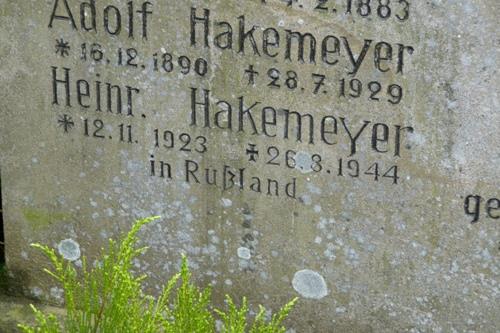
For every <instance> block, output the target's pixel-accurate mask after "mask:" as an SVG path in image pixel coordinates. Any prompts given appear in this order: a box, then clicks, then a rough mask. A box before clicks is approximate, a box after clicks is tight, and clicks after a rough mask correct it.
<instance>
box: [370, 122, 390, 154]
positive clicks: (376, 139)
mask: <svg viewBox="0 0 500 333" xmlns="http://www.w3.org/2000/svg"><path fill="white" fill-rule="evenodd" d="M379 129H381V130H382V134H381V136H380V135H379ZM388 142H389V126H387V125H386V124H382V123H378V124H375V125H373V131H372V148H373V150H375V151H376V152H379V153H387V152H388V150H387V149H386V150H382V149H381V147H379V143H380V144H387V143H388Z"/></svg>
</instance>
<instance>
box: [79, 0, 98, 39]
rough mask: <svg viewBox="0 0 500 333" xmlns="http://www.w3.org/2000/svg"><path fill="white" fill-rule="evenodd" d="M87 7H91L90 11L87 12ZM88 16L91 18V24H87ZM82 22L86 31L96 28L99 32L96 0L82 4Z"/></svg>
mask: <svg viewBox="0 0 500 333" xmlns="http://www.w3.org/2000/svg"><path fill="white" fill-rule="evenodd" d="M87 9H90V13H88V12H87ZM88 18H90V20H91V21H90V26H88V25H87V19H88ZM80 24H81V26H82V29H83V30H85V31H92V30H94V31H95V32H97V23H96V9H95V0H90V1H84V2H82V3H81V4H80Z"/></svg>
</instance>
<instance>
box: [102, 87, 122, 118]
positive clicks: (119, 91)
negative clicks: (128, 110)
mask: <svg viewBox="0 0 500 333" xmlns="http://www.w3.org/2000/svg"><path fill="white" fill-rule="evenodd" d="M106 86H107V100H108V112H111V113H113V110H112V109H113V89H114V90H115V92H116V113H117V114H120V113H122V89H121V88H120V87H119V86H118V85H112V84H111V83H106Z"/></svg>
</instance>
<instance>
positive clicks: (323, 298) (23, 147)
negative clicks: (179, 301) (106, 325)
mask: <svg viewBox="0 0 500 333" xmlns="http://www.w3.org/2000/svg"><path fill="white" fill-rule="evenodd" d="M349 4H350V8H349ZM0 5H1V6H0V17H1V24H0V59H1V62H0V73H1V75H0V82H1V87H2V89H0V168H1V177H2V194H3V196H4V198H3V203H4V216H5V226H4V227H5V232H6V252H7V261H8V266H9V268H10V270H11V271H12V272H13V273H14V274H17V276H18V279H19V280H22V281H23V284H24V286H25V288H26V290H25V292H26V293H28V294H31V295H32V296H36V297H39V298H41V299H45V300H52V301H54V300H57V299H58V298H60V296H61V294H60V289H58V287H57V286H56V285H55V284H54V283H53V282H52V281H50V280H48V279H47V278H46V277H45V276H44V275H43V274H42V273H41V268H42V267H43V266H45V265H46V261H45V260H43V259H42V258H41V257H40V256H39V255H38V254H37V253H36V252H34V251H33V250H32V249H30V247H29V244H30V243H32V242H43V243H46V244H49V245H52V246H54V247H57V248H58V250H59V251H60V253H61V254H63V255H64V256H66V257H67V258H68V259H71V260H75V263H76V264H78V263H79V261H78V260H79V258H80V257H81V256H82V255H86V256H89V257H90V258H93V257H95V255H96V253H97V250H98V249H99V248H100V247H102V246H104V244H105V243H106V240H107V239H108V238H109V237H116V236H117V235H119V234H120V233H121V232H123V231H125V230H127V229H128V228H129V226H130V225H131V223H132V222H133V221H134V219H136V218H139V217H145V216H150V215H160V216H162V219H161V220H160V221H158V222H157V223H155V224H152V225H150V226H148V227H147V228H145V230H144V231H143V233H142V240H143V244H144V245H147V246H149V247H150V250H149V252H148V253H147V255H145V256H144V257H142V258H141V259H140V260H138V261H137V262H136V268H137V270H138V271H142V272H146V273H147V274H148V277H149V279H148V280H147V284H148V288H149V289H150V291H152V292H155V291H158V290H159V288H160V286H161V284H162V283H163V282H164V281H166V279H167V278H168V277H169V276H170V275H171V274H173V273H174V272H175V271H176V270H177V269H178V266H179V261H180V256H181V253H186V254H187V255H188V256H189V259H190V261H191V264H192V266H193V269H194V271H195V275H197V277H198V279H199V281H200V283H206V284H212V285H214V288H215V291H216V294H215V297H216V299H217V300H218V302H221V301H222V298H223V295H224V294H225V293H230V294H232V295H247V296H248V297H249V299H250V301H251V302H252V303H265V304H266V305H268V306H270V307H273V308H275V307H277V306H278V304H282V303H284V302H285V301H286V300H288V299H290V298H292V297H294V296H299V297H301V301H300V304H299V305H298V307H297V309H296V311H295V312H294V314H293V315H292V318H291V322H292V326H293V327H294V329H295V331H296V332H333V331H336V332H396V331H397V332H497V331H498V327H500V322H499V319H498V313H499V310H500V309H499V306H498V299H499V290H498V288H499V286H498V281H499V269H500V267H499V262H500V261H499V254H500V250H499V246H500V244H499V241H500V239H499V221H498V218H499V216H500V212H499V204H500V201H499V199H498V198H499V193H498V188H499V184H500V182H499V176H500V171H499V168H498V165H499V159H500V150H499V142H500V125H499V124H500V113H499V111H498V110H499V107H500V105H499V99H498V89H499V86H500V85H499V78H498V77H499V76H498V68H499V64H498V56H499V47H500V34H499V27H498V17H499V16H500V3H499V2H498V1H496V0H482V1H480V0H469V1H465V0H455V1H438V0H432V1H415V0H413V1H410V0H393V1H384V0H383V1H375V0H372V1H368V0H367V1H348V0H326V1H312V0H298V1H290V3H289V4H288V3H287V2H286V1H280V0H267V1H257V0H246V1H229V0H227V1H198V0H193V1H167V0H162V1H160V0H157V1H150V2H146V1H137V0H134V1H131V2H130V3H129V2H125V1H118V0H102V1H97V4H96V5H95V8H93V6H92V4H91V2H90V1H76V0H67V1H66V0H59V1H55V0H44V1H6V0H2V1H0ZM66 5H67V6H66ZM94 9H95V11H94ZM94 19H95V20H94Z"/></svg>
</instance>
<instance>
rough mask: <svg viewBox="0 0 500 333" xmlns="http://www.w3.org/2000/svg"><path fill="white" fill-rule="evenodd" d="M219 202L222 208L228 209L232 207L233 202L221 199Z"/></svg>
mask: <svg viewBox="0 0 500 333" xmlns="http://www.w3.org/2000/svg"><path fill="white" fill-rule="evenodd" d="M221 201H222V206H223V207H224V208H229V207H231V206H232V205H233V202H232V201H231V200H230V199H226V198H222V199H221Z"/></svg>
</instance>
